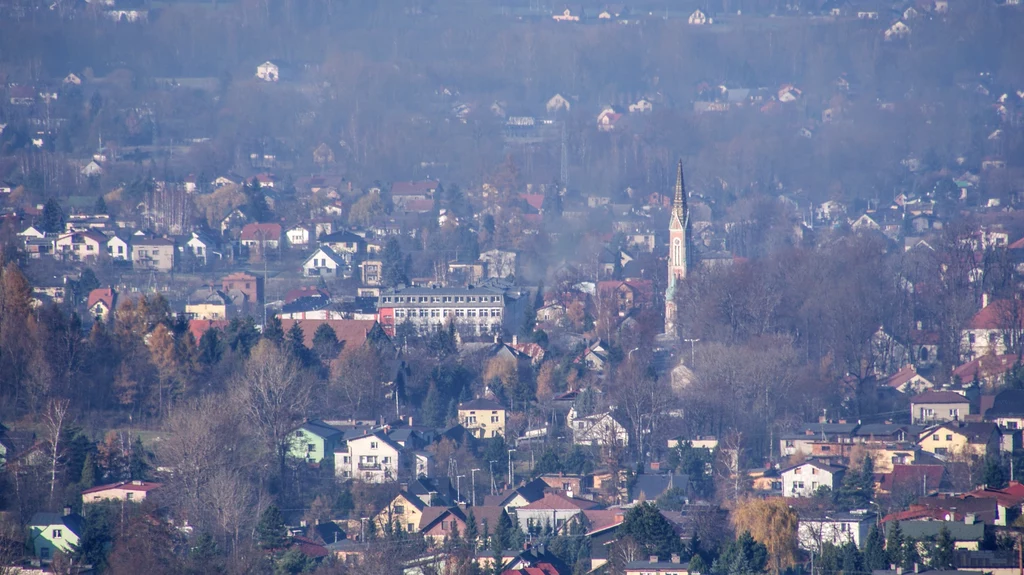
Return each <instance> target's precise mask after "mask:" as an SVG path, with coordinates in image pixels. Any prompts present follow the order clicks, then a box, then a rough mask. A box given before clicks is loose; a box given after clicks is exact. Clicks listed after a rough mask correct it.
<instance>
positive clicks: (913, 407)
mask: <svg viewBox="0 0 1024 575" xmlns="http://www.w3.org/2000/svg"><path fill="white" fill-rule="evenodd" d="M970 413H971V402H970V401H969V400H968V399H967V398H966V397H964V396H963V395H960V394H959V393H956V392H954V391H926V392H924V393H922V394H920V395H915V396H914V397H912V398H911V399H910V419H911V421H913V422H914V423H918V424H931V423H938V422H943V421H960V420H962V419H965V418H966V417H967V415H968V414H970Z"/></svg>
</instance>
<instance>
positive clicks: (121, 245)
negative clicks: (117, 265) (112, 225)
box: [107, 234, 132, 262]
mask: <svg viewBox="0 0 1024 575" xmlns="http://www.w3.org/2000/svg"><path fill="white" fill-rule="evenodd" d="M107 255H108V256H110V259H112V260H120V261H123V262H126V261H130V260H131V259H132V250H131V246H129V244H128V241H127V240H125V239H124V238H122V237H120V236H118V235H116V234H115V235H113V236H110V239H108V240H107Z"/></svg>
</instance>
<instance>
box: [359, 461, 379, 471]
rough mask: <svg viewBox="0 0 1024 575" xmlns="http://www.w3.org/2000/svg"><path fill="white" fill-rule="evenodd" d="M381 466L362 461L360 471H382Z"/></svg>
mask: <svg viewBox="0 0 1024 575" xmlns="http://www.w3.org/2000/svg"><path fill="white" fill-rule="evenodd" d="M380 469H381V465H380V463H377V462H371V461H360V462H359V471H380Z"/></svg>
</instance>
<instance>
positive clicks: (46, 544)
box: [28, 507, 85, 561]
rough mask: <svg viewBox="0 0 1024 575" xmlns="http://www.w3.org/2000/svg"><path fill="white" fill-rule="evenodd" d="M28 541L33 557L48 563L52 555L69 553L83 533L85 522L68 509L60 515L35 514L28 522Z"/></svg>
mask: <svg viewBox="0 0 1024 575" xmlns="http://www.w3.org/2000/svg"><path fill="white" fill-rule="evenodd" d="M28 528H29V539H30V540H31V542H32V543H31V545H32V549H33V551H34V552H35V556H36V557H38V558H40V559H43V560H44V561H49V560H51V559H53V555H54V553H56V552H57V551H60V552H62V553H71V552H73V551H74V550H75V548H76V547H77V546H78V541H79V538H80V537H81V536H82V533H84V532H85V520H84V519H83V518H82V516H81V515H79V514H77V513H72V512H71V508H70V507H65V508H64V514H63V515H62V514H60V513H36V514H35V515H33V516H32V520H31V521H29V524H28Z"/></svg>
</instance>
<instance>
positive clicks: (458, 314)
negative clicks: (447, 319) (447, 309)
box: [455, 308, 466, 317]
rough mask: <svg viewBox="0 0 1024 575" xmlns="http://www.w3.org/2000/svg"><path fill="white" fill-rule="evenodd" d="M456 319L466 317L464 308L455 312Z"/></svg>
mask: <svg viewBox="0 0 1024 575" xmlns="http://www.w3.org/2000/svg"><path fill="white" fill-rule="evenodd" d="M455 317H466V310H464V309H462V308H459V309H457V310H455Z"/></svg>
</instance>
